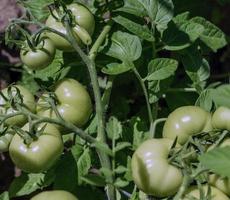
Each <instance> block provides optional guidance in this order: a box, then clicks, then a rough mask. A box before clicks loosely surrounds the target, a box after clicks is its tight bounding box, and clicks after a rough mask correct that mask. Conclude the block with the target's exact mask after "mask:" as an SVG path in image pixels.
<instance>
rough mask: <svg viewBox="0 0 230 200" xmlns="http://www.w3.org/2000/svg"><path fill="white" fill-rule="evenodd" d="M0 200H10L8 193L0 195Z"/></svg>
mask: <svg viewBox="0 0 230 200" xmlns="http://www.w3.org/2000/svg"><path fill="white" fill-rule="evenodd" d="M0 200H10V197H9V193H8V192H7V191H6V192H3V193H1V195H0Z"/></svg>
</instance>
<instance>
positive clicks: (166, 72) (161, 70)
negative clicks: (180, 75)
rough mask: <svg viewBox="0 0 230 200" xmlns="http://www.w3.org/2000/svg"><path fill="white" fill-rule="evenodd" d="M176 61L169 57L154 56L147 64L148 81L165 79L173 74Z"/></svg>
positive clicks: (176, 64)
mask: <svg viewBox="0 0 230 200" xmlns="http://www.w3.org/2000/svg"><path fill="white" fill-rule="evenodd" d="M177 67H178V62H177V61H176V60H174V59H170V58H156V59H154V60H152V61H150V63H149V65H148V76H147V77H146V79H147V80H148V81H157V80H163V79H166V78H168V77H170V76H172V75H174V73H175V71H176V70H177Z"/></svg>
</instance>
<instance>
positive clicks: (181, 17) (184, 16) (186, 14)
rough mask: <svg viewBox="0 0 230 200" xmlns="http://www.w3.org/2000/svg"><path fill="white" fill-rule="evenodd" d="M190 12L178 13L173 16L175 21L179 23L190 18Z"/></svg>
mask: <svg viewBox="0 0 230 200" xmlns="http://www.w3.org/2000/svg"><path fill="white" fill-rule="evenodd" d="M189 16H190V13H189V12H188V11H186V12H183V13H180V14H178V15H177V16H175V17H174V18H173V21H174V22H175V23H176V24H178V23H181V22H184V21H188V20H189Z"/></svg>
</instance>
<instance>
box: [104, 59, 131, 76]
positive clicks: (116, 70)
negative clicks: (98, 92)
mask: <svg viewBox="0 0 230 200" xmlns="http://www.w3.org/2000/svg"><path fill="white" fill-rule="evenodd" d="M132 68H134V64H133V63H127V62H126V63H124V62H123V63H110V64H108V65H106V67H103V68H102V70H101V71H102V72H103V73H105V74H109V75H118V74H122V73H125V72H128V71H129V70H131V69H132Z"/></svg>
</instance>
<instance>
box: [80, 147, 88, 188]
mask: <svg viewBox="0 0 230 200" xmlns="http://www.w3.org/2000/svg"><path fill="white" fill-rule="evenodd" d="M90 167H91V158H90V154H89V148H86V149H85V150H84V152H83V154H82V155H81V156H80V158H79V159H78V161H77V170H78V171H77V172H78V183H79V184H81V177H83V176H85V175H87V174H88V172H89V169H90Z"/></svg>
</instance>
